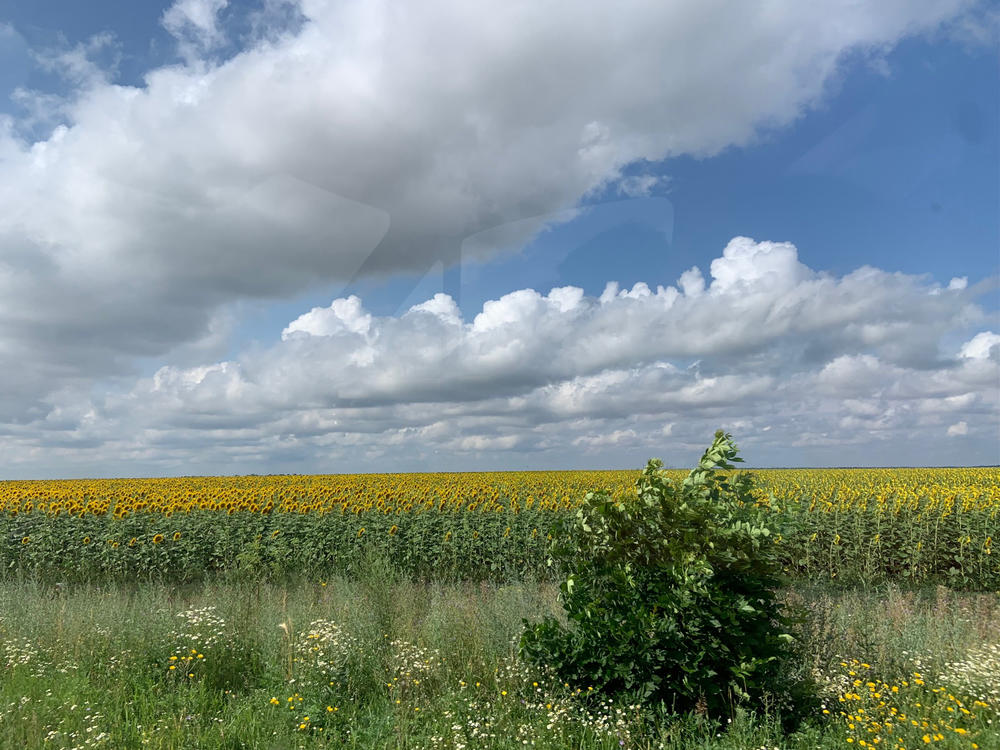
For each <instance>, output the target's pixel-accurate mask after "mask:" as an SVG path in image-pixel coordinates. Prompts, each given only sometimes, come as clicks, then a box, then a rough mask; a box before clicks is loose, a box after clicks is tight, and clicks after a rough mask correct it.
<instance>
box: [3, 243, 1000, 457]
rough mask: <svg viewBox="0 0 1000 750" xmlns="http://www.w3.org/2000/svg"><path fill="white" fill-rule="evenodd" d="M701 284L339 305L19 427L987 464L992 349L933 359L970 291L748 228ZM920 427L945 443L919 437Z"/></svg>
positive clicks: (254, 441) (162, 450)
mask: <svg viewBox="0 0 1000 750" xmlns="http://www.w3.org/2000/svg"><path fill="white" fill-rule="evenodd" d="M690 275H691V272H688V273H686V274H685V276H687V277H689V278H690ZM699 278H702V284H701V285H700V286H698V287H697V288H694V287H691V286H690V285H688V288H687V291H684V290H680V289H678V288H676V287H674V286H663V285H657V286H656V288H655V290H654V289H653V288H651V287H650V286H649V285H648V284H643V283H640V284H636V285H635V286H633V287H632V288H631V289H619V288H618V287H617V285H615V284H609V285H608V288H607V289H606V290H605V292H604V293H603V294H602V295H600V296H599V297H589V296H587V295H585V294H584V293H583V291H582V290H580V289H578V288H575V287H562V288H556V289H552V290H550V291H549V292H548V293H545V294H542V293H540V292H538V291H535V290H532V289H522V290H517V291H515V292H512V293H510V294H507V295H504V296H503V297H501V298H499V299H496V300H490V301H487V302H486V303H485V304H484V305H483V307H482V310H481V311H480V312H479V313H478V314H477V315H474V316H471V320H467V319H466V318H465V317H463V315H462V313H461V311H460V309H459V308H458V307H457V306H456V305H455V303H454V301H453V300H452V299H451V298H449V297H448V296H447V295H444V294H438V295H436V296H434V297H433V298H431V299H429V300H427V301H426V302H424V303H421V304H418V305H414V306H413V307H411V308H410V309H409V310H408V311H406V312H405V313H403V314H402V315H399V316H386V317H382V316H375V315H372V314H371V313H370V312H368V311H366V310H365V308H364V305H363V301H362V300H361V299H359V298H358V297H356V296H351V297H348V298H341V299H336V300H334V301H333V302H332V303H331V304H330V305H329V306H327V307H317V308H314V309H312V310H310V311H309V312H306V313H304V314H303V315H301V316H299V317H298V318H296V319H295V320H294V321H292V322H291V323H290V324H289V325H288V326H287V327H286V328H285V330H284V332H283V333H282V336H281V340H280V341H278V342H276V343H274V344H273V345H272V346H271V347H269V348H266V349H261V350H256V351H253V352H248V353H246V354H244V355H243V356H241V357H239V358H238V359H236V360H232V361H224V362H219V363H217V364H214V365H208V366H199V367H192V368H181V367H174V366H168V367H163V368H161V369H160V370H159V371H158V372H157V373H156V374H155V375H153V376H152V377H150V378H146V379H142V380H140V381H139V382H137V383H135V385H134V386H133V387H132V388H131V389H129V390H128V391H125V392H121V393H118V394H116V395H110V396H107V397H105V398H102V399H98V400H96V401H94V402H93V403H92V404H90V405H89V407H88V408H87V409H86V410H83V409H81V407H80V406H79V404H78V403H77V404H76V405H75V407H74V406H67V408H65V409H61V410H60V409H54V410H53V411H52V412H51V413H50V414H49V415H48V416H47V417H46V418H45V420H44V421H42V422H40V423H36V424H35V425H33V426H32V428H31V430H32V431H33V432H27V431H26V432H25V433H24V434H25V435H29V434H38V433H40V432H41V433H44V434H47V435H49V436H50V437H51V436H53V435H55V436H59V437H58V438H57V439H56V442H55V444H56V445H59V444H61V443H65V444H66V445H67V446H72V448H70V447H67V448H66V450H67V451H70V450H72V451H74V452H75V453H76V454H79V453H80V451H86V450H88V448H87V446H93V450H94V451H109V450H112V449H113V450H115V451H119V450H121V451H125V454H124V455H127V456H130V458H129V460H130V461H136V462H138V465H142V461H151V462H154V464H155V465H157V466H161V467H163V466H168V467H169V466H173V465H176V464H178V463H180V464H184V462H188V464H187V465H189V463H190V462H192V461H194V462H198V461H202V460H204V461H209V460H211V461H214V462H216V463H219V462H221V463H223V464H225V465H231V466H234V467H241V468H242V469H243V470H247V469H246V468H245V467H247V466H248V465H252V463H253V462H254V461H258V462H264V463H265V464H266V465H271V464H270V463H268V462H275V461H280V462H285V463H286V464H287V462H289V461H291V462H292V465H295V462H296V461H301V462H304V463H303V464H302V465H303V468H304V469H311V470H315V469H316V468H317V467H318V466H326V465H328V464H329V463H332V464H333V465H335V466H338V467H342V468H355V469H356V468H358V467H359V466H364V467H377V466H384V463H383V461H384V460H385V457H386V456H391V457H392V460H393V461H394V462H396V463H394V464H393V465H394V467H396V468H410V469H413V468H417V469H419V468H421V467H423V468H461V467H462V466H466V467H469V466H477V465H482V466H496V465H498V463H499V464H500V465H503V464H504V460H503V459H499V458H498V456H502V455H508V456H513V457H514V458H512V459H510V464H511V465H518V466H525V465H531V462H532V461H537V462H539V465H541V466H549V467H551V466H552V465H564V466H565V465H572V466H586V465H589V463H588V462H590V461H593V460H599V461H602V462H608V461H610V462H615V461H626V460H628V462H629V463H631V464H634V463H636V461H640V462H641V460H642V458H644V457H645V454H648V455H655V454H657V453H662V452H663V446H664V441H665V440H667V438H668V437H669V442H670V446H671V449H672V450H673V451H676V450H677V449H678V446H680V447H681V449H682V450H685V449H689V450H690V451H691V452H692V453H693V452H695V451H696V450H697V449H698V447H699V446H700V445H701V443H702V442H704V440H705V438H706V435H710V434H711V432H712V431H713V430H714V429H716V428H717V427H720V426H721V427H724V428H728V429H733V430H736V431H738V433H739V434H740V435H741V437H742V439H743V441H744V442H745V443H746V444H747V446H748V448H749V447H753V449H754V451H755V452H756V458H757V460H758V461H759V462H761V463H770V464H772V465H774V464H778V465H781V463H782V457H783V456H784V457H785V459H784V460H785V461H787V456H788V452H789V451H790V450H794V451H795V455H796V456H797V457H798V461H797V462H798V463H803V462H805V463H808V462H810V460H811V461H812V462H816V463H821V464H829V463H831V462H839V463H855V464H865V463H872V462H874V463H910V464H913V463H916V464H926V463H932V464H933V463H948V462H949V461H951V462H958V461H959V460H961V461H962V462H967V461H968V460H973V461H978V462H981V463H991V462H994V461H995V458H996V457H995V455H994V454H995V453H996V451H995V447H996V446H995V442H991V437H994V438H995V436H996V431H997V427H998V417H1000V412H998V409H1000V387H998V385H1000V358H997V357H996V356H991V355H990V352H996V348H995V347H996V343H997V342H996V339H997V338H998V337H996V336H995V335H994V334H992V333H991V332H989V331H979V332H976V333H975V334H970V333H966V334H965V335H966V336H968V338H967V339H966V341H965V342H964V343H963V344H961V345H960V346H959V347H958V348H957V350H955V349H945V348H944V347H945V343H944V342H946V341H948V340H950V339H952V338H953V337H954V336H955V334H956V333H957V332H967V331H969V329H970V326H972V327H973V330H974V327H975V326H976V325H979V324H980V323H981V322H982V320H983V319H984V314H983V313H982V311H981V310H979V309H978V308H977V307H976V306H975V305H974V304H973V302H972V299H971V297H970V294H971V292H970V290H968V289H964V288H955V287H954V286H952V287H950V288H949V287H942V286H940V285H938V284H934V283H930V282H928V281H927V280H926V279H925V278H923V277H915V276H907V275H904V274H899V273H888V272H885V271H882V270H878V269H875V268H863V269H859V270H858V271H855V272H852V273H849V274H846V275H844V276H841V277H835V276H832V275H830V274H827V273H822V272H818V271H815V270H813V269H810V268H808V267H807V266H805V265H804V264H802V263H801V262H800V261H799V259H798V252H797V250H796V248H795V247H794V246H793V245H791V244H789V243H775V242H756V241H754V240H751V239H749V238H745V237H737V238H734V239H733V240H732V241H731V242H730V243H729V244H728V245H727V246H726V248H725V249H724V250H723V253H722V255H721V256H720V257H718V258H716V259H715V260H714V261H712V263H711V264H710V265H709V280H708V281H707V282H706V280H705V279H704V278H703V277H699ZM885 332H889V333H890V334H891V335H883V334H884V333H885ZM694 364H696V366H693V365H694ZM74 409H75V410H74ZM934 431H937V432H938V434H942V433H943V434H947V435H948V436H949V437H951V438H954V440H953V441H949V446H951V447H947V446H946V447H942V446H941V445H938V444H928V443H927V442H926V440H924V439H923V438H916V437H915V436H919V435H926V434H931V433H933V432H934ZM18 434H19V433H18V432H17V431H16V430H15V431H14V432H13V433H12V435H11V441H12V444H13V443H17V441H18ZM28 442H29V443H30V440H29V441H28ZM789 444H791V445H789ZM192 445H197V446H198V447H197V449H193V448H192V447H191V446H192ZM896 451H898V453H897V452H896ZM949 451H952V452H949ZM14 454H15V455H30V451H29V450H28V447H27V446H25V447H23V448H22V452H21V453H18V452H17V451H14ZM637 455H638V456H640V457H639V458H636V456H637ZM969 456H971V457H972V458H969ZM616 457H618V458H616ZM626 457H627V458H626ZM810 457H811V459H810ZM477 461H478V462H480V463H479V464H477V463H476V462H477ZM341 462H343V463H341ZM448 462H451V463H448ZM462 462H465V463H462ZM470 462H471V463H470ZM279 465H283V466H285V468H284V469H283V470H287V465H285V464H279ZM161 470H162V469H161Z"/></svg>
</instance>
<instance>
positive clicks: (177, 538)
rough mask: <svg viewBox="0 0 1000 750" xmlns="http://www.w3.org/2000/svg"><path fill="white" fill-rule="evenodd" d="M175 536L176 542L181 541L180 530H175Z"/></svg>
mask: <svg viewBox="0 0 1000 750" xmlns="http://www.w3.org/2000/svg"><path fill="white" fill-rule="evenodd" d="M173 538H174V541H175V542H179V541H180V539H181V532H179V531H175V532H174V537H173Z"/></svg>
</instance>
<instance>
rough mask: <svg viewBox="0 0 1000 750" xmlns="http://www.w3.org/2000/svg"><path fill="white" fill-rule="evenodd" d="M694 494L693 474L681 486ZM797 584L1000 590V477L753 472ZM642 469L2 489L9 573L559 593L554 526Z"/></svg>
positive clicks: (0, 527) (27, 484)
mask: <svg viewBox="0 0 1000 750" xmlns="http://www.w3.org/2000/svg"><path fill="white" fill-rule="evenodd" d="M666 474H667V476H668V477H670V478H671V479H675V480H678V481H679V480H681V479H683V477H684V476H686V474H687V472H686V471H680V470H678V471H668V472H666ZM753 475H754V478H755V490H754V492H755V495H754V496H755V498H756V502H757V503H758V504H759V505H761V506H762V507H765V508H767V509H768V510H769V512H771V513H773V514H774V516H775V518H774V524H773V526H775V527H776V528H778V529H779V530H780V533H779V534H777V535H775V537H774V538H773V544H775V545H777V547H778V549H779V550H780V554H781V557H782V560H783V562H784V567H785V572H786V573H787V574H788V576H789V577H791V578H795V577H808V578H809V579H812V580H815V579H817V578H820V579H824V580H830V581H834V582H840V583H843V584H845V585H848V584H854V583H859V582H860V583H874V582H879V581H887V580H894V581H900V582H906V583H913V584H918V583H928V582H932V583H943V584H946V585H948V586H949V587H950V588H953V589H966V590H998V589H1000V555H995V554H993V546H994V544H995V539H996V537H997V536H998V532H1000V469H998V468H959V469H787V470H785V469H774V470H761V471H757V472H754V473H753ZM638 476H639V472H638V471H565V472H563V471H551V472H494V473H441V474H354V475H351V474H347V475H324V476H319V475H316V476H297V475H296V476H246V477H184V478H169V479H94V480H52V481H49V480H40V481H7V482H0V569H2V570H3V571H5V574H6V575H8V576H9V575H40V576H46V577H48V576H57V577H59V578H61V579H66V580H68V579H100V578H113V579H157V580H174V581H189V580H195V579H199V578H202V577H204V576H205V575H206V574H210V573H224V574H227V575H230V574H232V575H247V576H254V577H260V576H264V577H268V578H278V577H285V576H291V575H308V576H323V575H325V574H332V573H351V572H352V571H354V570H356V569H358V566H363V565H368V564H371V563H372V562H373V561H377V562H379V563H381V564H387V565H389V566H392V567H393V568H395V569H396V570H398V571H400V572H402V573H404V574H406V575H409V576H412V577H414V578H417V579H438V580H493V581H510V580H521V579H553V578H556V577H558V571H553V570H552V569H551V568H550V567H549V566H548V565H547V561H548V547H549V540H550V538H551V530H552V528H553V526H554V524H555V523H556V522H557V521H558V520H560V519H561V518H563V517H565V516H566V514H569V513H572V512H574V509H575V508H576V507H577V506H578V504H579V503H580V502H581V500H582V498H583V497H584V495H585V494H586V493H587V492H589V491H592V490H607V491H609V492H610V493H611V494H612V495H613V496H614V497H615V498H616V499H621V500H622V501H624V502H628V499H629V498H630V497H631V496H632V495H633V494H634V485H635V481H636V479H637V478H638Z"/></svg>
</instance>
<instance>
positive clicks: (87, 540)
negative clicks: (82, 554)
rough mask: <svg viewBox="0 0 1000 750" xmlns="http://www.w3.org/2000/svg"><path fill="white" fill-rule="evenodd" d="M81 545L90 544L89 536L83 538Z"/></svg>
mask: <svg viewBox="0 0 1000 750" xmlns="http://www.w3.org/2000/svg"><path fill="white" fill-rule="evenodd" d="M83 543H84V544H90V537H89V536H85V537H84V538H83Z"/></svg>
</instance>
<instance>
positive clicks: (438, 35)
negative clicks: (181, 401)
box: [0, 0, 970, 420]
mask: <svg viewBox="0 0 1000 750" xmlns="http://www.w3.org/2000/svg"><path fill="white" fill-rule="evenodd" d="M285 5H287V4H283V3H279V2H275V3H268V4H267V7H268V8H271V9H272V10H274V9H275V8H278V7H279V6H281V7H282V8H283V7H284V6H285ZM969 5H970V3H968V2H964V1H963V0H944V1H942V0H933V1H932V0H918V1H917V2H913V1H912V0H910V1H907V2H903V1H902V0H900V1H896V0H893V1H892V2H879V3H866V4H862V3H855V2H849V1H848V0H828V1H827V2H823V3H810V4H802V3H799V2H795V1H794V0H782V2H778V3H777V4H775V3H771V4H769V5H767V6H766V7H760V6H754V5H739V6H738V7H735V8H734V6H733V5H732V4H731V3H727V2H721V0H717V1H712V2H705V0H696V1H695V0H692V1H691V2H682V3H646V2H632V1H631V0H630V1H629V2H625V3H617V4H613V5H609V4H607V3H598V2H593V3H590V2H588V3H584V4H583V5H580V4H576V5H575V6H574V7H573V9H572V12H570V11H569V10H568V9H567V8H566V7H564V6H561V5H558V4H550V3H535V2H512V3H498V4H496V5H495V7H493V8H492V9H491V10H490V11H489V13H488V14H487V13H484V12H483V10H482V9H481V8H480V7H479V6H477V7H475V8H472V7H470V6H468V4H463V3H459V2H454V1H453V0H439V1H437V2H432V3H429V4H428V3H421V4H420V5H419V10H418V6H409V5H403V6H401V5H399V4H398V3H388V2H366V3H358V2H332V1H327V0H302V2H301V3H299V5H298V15H299V22H298V23H296V24H291V25H289V24H287V23H284V22H282V23H278V21H274V23H276V24H278V25H277V26H275V28H273V29H266V28H259V27H260V26H261V25H262V24H263V25H267V24H268V23H269V22H270V21H269V20H268V19H279V18H281V17H282V14H281V13H277V12H276V11H275V12H274V13H262V14H258V16H257V17H256V20H255V21H254V23H253V24H252V25H253V26H254V29H255V31H254V33H253V34H252V35H251V36H250V37H248V38H247V39H246V40H245V46H244V48H242V49H241V50H239V51H237V52H235V53H234V54H232V55H230V56H229V57H226V58H224V59H219V58H217V57H216V56H215V54H214V52H213V50H215V49H216V48H217V47H218V46H219V45H220V44H222V43H223V42H224V41H226V40H227V33H226V29H225V28H224V26H223V24H222V20H220V19H224V18H225V17H226V14H228V13H230V11H232V10H233V9H232V8H229V7H227V3H226V2H225V0H178V2H176V3H175V4H174V5H173V6H172V7H171V8H169V9H168V10H167V11H166V12H165V13H164V15H163V18H162V23H163V25H164V26H165V28H167V29H168V30H169V31H170V32H171V33H172V34H174V36H175V37H176V38H177V39H178V42H179V44H180V45H181V49H180V52H181V55H182V60H183V62H181V63H179V64H175V65H170V66H166V67H162V68H158V69H154V70H150V71H149V72H148V74H147V75H146V80H145V85H144V86H142V87H132V86H121V85H116V84H114V83H113V82H112V81H111V80H108V78H109V76H107V75H99V74H98V72H95V70H94V68H93V65H92V64H91V63H90V62H89V61H88V54H89V53H88V51H87V50H88V47H87V45H83V46H81V47H78V48H77V49H76V50H75V51H74V53H73V55H71V56H70V57H68V58H66V60H65V61H64V62H66V63H67V64H69V63H70V62H72V63H73V66H75V67H74V70H76V71H77V73H78V75H76V78H75V79H74V80H75V81H76V84H75V85H76V88H75V89H74V90H72V91H71V93H70V94H69V95H68V96H65V97H60V98H51V97H49V98H46V97H45V96H42V95H32V94H31V93H30V92H26V93H25V96H26V97H28V98H30V99H31V101H32V102H33V105H34V107H35V109H36V110H37V111H36V112H35V113H34V114H33V115H32V116H33V118H35V122H36V124H37V122H44V121H46V115H48V116H49V118H50V119H51V120H52V121H54V122H61V123H62V124H60V125H58V126H57V127H55V128H54V129H53V130H52V131H51V133H50V134H49V135H47V137H45V138H44V139H42V140H38V141H37V142H31V141H29V140H25V139H24V137H23V135H21V133H23V132H24V131H23V130H22V129H20V128H19V126H20V125H22V124H23V123H18V122H17V121H15V120H12V119H11V118H6V119H3V120H0V167H2V169H0V203H2V205H3V206H4V212H3V213H2V215H0V342H3V343H2V347H0V365H2V367H0V393H3V394H4V395H3V396H2V397H0V420H23V419H27V418H34V417H37V416H38V415H39V414H41V413H43V412H44V410H45V409H46V408H47V406H46V404H47V399H48V398H49V396H51V394H52V393H54V392H56V391H59V390H60V389H64V388H80V389H84V390H86V389H87V388H89V384H91V383H93V382H94V380H95V379H99V378H106V377H112V376H116V375H120V374H122V373H127V372H129V371H130V369H131V368H132V367H133V366H134V362H135V358H137V357H149V358H165V357H169V356H172V355H171V352H175V351H176V350H177V349H178V347H188V348H190V347H192V346H194V347H195V348H198V347H201V348H202V349H205V350H208V349H210V348H212V347H213V346H216V345H217V344H218V336H217V333H218V331H219V330H220V329H221V328H222V327H224V325H225V320H226V316H227V315H228V314H229V313H228V311H227V309H228V308H229V307H231V306H232V305H234V304H235V303H237V302H239V301H241V300H248V299H250V300H254V299H256V300H276V299H283V298H288V297H291V296H294V295H296V294H300V293H302V292H303V291H306V290H310V289H315V288H316V287H317V286H318V285H324V284H326V285H328V284H331V283H335V282H341V281H347V280H350V279H352V278H354V277H356V276H359V275H360V276H372V275H379V274H391V273H394V272H399V271H423V270H426V269H427V268H429V267H430V266H431V264H433V263H435V262H438V261H441V262H444V263H445V264H446V265H448V264H453V263H455V262H457V261H458V259H459V252H460V250H459V249H460V247H461V243H462V240H463V239H464V238H466V237H469V236H470V235H473V234H475V233H477V232H481V231H482V230H486V229H489V228H491V227H496V226H498V225H509V226H512V227H517V233H518V237H519V238H520V240H521V241H523V240H525V239H527V238H528V237H530V236H531V235H532V234H533V233H534V232H537V231H538V230H539V228H540V227H542V226H543V225H544V223H545V219H544V218H542V219H537V220H534V221H527V220H526V219H530V217H545V216H547V215H553V213H554V212H559V211H561V210H564V209H571V208H572V207H574V206H575V205H577V203H578V202H579V200H580V199H581V197H583V196H585V195H587V194H588V193H589V192H591V191H594V190H596V189H600V188H602V187H603V186H608V185H614V184H616V182H617V181H619V178H621V176H622V169H623V167H625V166H626V165H628V164H630V163H633V162H635V161H637V160H641V159H647V160H657V159H663V158H666V157H670V156H676V155H680V154H695V155H699V156H707V155H711V154H714V153H717V152H719V151H720V150H722V149H725V148H727V147H731V146H734V145H740V144H746V143H748V142H751V141H752V140H753V139H754V138H756V137H757V136H758V134H759V133H760V132H761V131H762V129H763V130H767V129H772V128H775V127H780V126H782V125H786V124H788V123H790V122H792V121H794V120H795V119H796V118H798V117H799V116H800V115H801V114H802V113H803V112H804V111H806V110H807V109H808V108H810V107H812V106H814V105H815V104H816V103H818V102H819V101H820V100H821V98H822V96H823V94H824V92H825V91H826V90H827V89H828V88H829V87H830V86H832V85H835V82H836V79H837V75H838V71H839V70H840V68H841V66H842V63H843V61H844V60H845V59H847V58H848V57H850V56H852V55H853V56H858V55H862V56H863V55H870V54H880V53H881V52H882V51H884V50H886V49H888V48H890V47H891V46H892V45H894V44H895V43H896V42H898V41H899V40H900V39H902V38H904V37H906V36H910V35H913V34H919V33H923V32H929V31H932V30H934V29H937V28H939V27H940V26H941V24H942V23H945V22H948V21H949V19H954V18H956V17H959V16H960V15H961V13H962V11H963V9H965V8H967V7H969ZM272 6H273V7H272ZM285 15H287V14H285ZM831 18H835V19H837V20H836V23H831V22H830V19H831ZM873 50H875V51H876V52H873ZM46 109H48V110H49V111H48V112H46V111H43V110H46ZM653 188H654V185H653V184H652V183H650V182H649V181H648V180H642V179H637V178H635V177H631V178H627V179H625V180H623V181H622V182H621V184H620V190H621V191H622V192H623V193H625V194H643V193H646V192H648V191H649V190H651V189H653ZM518 222H520V223H518ZM513 239H514V240H516V239H517V238H513ZM506 240H507V241H508V242H510V241H511V240H512V238H510V237H507V238H506ZM515 244H516V242H515ZM493 250H494V249H493V248H491V247H489V246H481V245H477V244H475V243H472V244H470V245H469V246H468V247H467V248H466V251H467V252H469V253H472V252H475V253H478V254H480V255H488V254H489V253H490V252H492V251H493ZM691 282H692V283H693V284H696V283H697V279H696V278H694V277H693V278H692V279H691ZM719 283H723V282H722V281H721V280H720V282H719ZM684 288H685V289H686V288H687V287H686V286H685V287H684ZM538 304H544V305H551V304H554V303H551V302H545V303H538V302H537V301H532V300H531V299H529V298H528V297H523V298H517V299H516V300H515V299H509V300H506V301H498V305H499V306H498V307H496V308H495V310H494V311H493V312H489V311H484V315H485V316H486V318H484V321H485V320H488V319H493V318H495V316H496V315H498V314H499V313H500V310H504V311H506V313H510V314H519V313H517V311H516V310H514V308H515V307H516V306H517V305H524V306H526V307H525V308H524V309H525V310H526V309H527V308H528V307H531V306H533V305H538ZM484 324H485V323H484ZM426 325H427V326H432V325H439V324H438V323H433V322H432V323H427V324H426ZM498 356H499V355H498Z"/></svg>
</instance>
